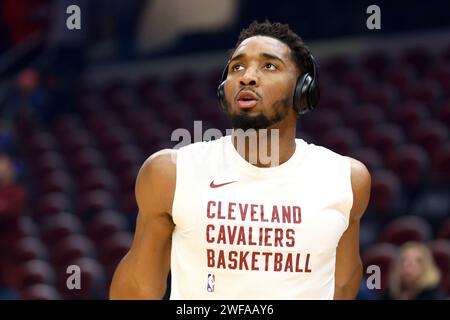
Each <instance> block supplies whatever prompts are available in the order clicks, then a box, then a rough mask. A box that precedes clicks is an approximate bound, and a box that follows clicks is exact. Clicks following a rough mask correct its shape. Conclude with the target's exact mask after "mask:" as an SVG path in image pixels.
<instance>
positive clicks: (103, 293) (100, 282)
mask: <svg viewBox="0 0 450 320" xmlns="http://www.w3.org/2000/svg"><path fill="white" fill-rule="evenodd" d="M71 263H72V264H73V265H76V266H78V267H79V268H80V271H81V277H80V285H81V288H80V289H77V290H70V289H68V288H67V284H66V281H67V277H68V274H67V273H66V270H64V268H62V269H61V270H60V272H59V291H60V292H61V295H62V296H63V299H69V300H88V299H89V300H92V299H107V298H108V297H107V292H108V287H107V286H109V284H110V283H108V284H107V283H106V276H105V272H104V269H103V266H101V265H100V264H99V263H98V262H97V260H95V259H92V258H87V257H83V258H79V259H75V260H73V261H72V262H71Z"/></svg>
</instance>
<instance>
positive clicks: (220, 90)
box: [217, 81, 227, 112]
mask: <svg viewBox="0 0 450 320" xmlns="http://www.w3.org/2000/svg"><path fill="white" fill-rule="evenodd" d="M217 98H218V99H219V106H220V109H221V110H222V111H223V112H226V110H227V102H226V100H225V99H226V98H225V81H222V83H221V84H219V86H218V87H217Z"/></svg>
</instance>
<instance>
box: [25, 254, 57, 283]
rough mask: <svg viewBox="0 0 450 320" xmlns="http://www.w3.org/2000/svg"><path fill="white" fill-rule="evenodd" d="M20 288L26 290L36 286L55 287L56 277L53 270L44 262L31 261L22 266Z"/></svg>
mask: <svg viewBox="0 0 450 320" xmlns="http://www.w3.org/2000/svg"><path fill="white" fill-rule="evenodd" d="M17 273H18V288H19V289H24V288H26V287H30V286H32V285H36V284H48V285H52V286H54V285H55V284H56V277H55V272H54V270H53V268H52V267H51V266H50V265H49V264H48V263H47V262H45V261H43V260H29V261H27V262H26V263H25V264H23V265H20V266H19V268H18V270H17Z"/></svg>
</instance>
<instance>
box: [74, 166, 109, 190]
mask: <svg viewBox="0 0 450 320" xmlns="http://www.w3.org/2000/svg"><path fill="white" fill-rule="evenodd" d="M78 181H79V185H78V192H79V195H82V194H85V193H88V192H90V191H93V190H105V191H110V192H115V191H116V190H117V181H116V178H115V177H114V176H113V175H112V174H111V172H110V171H108V170H105V169H94V170H92V171H88V172H86V173H85V174H83V175H82V176H81V177H80V179H79V180H78Z"/></svg>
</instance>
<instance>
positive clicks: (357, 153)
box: [350, 147, 383, 172]
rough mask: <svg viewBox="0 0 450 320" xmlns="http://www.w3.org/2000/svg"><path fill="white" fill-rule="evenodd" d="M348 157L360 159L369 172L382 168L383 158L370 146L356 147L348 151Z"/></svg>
mask: <svg viewBox="0 0 450 320" xmlns="http://www.w3.org/2000/svg"><path fill="white" fill-rule="evenodd" d="M350 157H352V158H355V159H356V160H359V161H361V162H362V163H363V164H364V165H365V166H366V167H367V170H369V172H374V171H375V170H379V169H383V159H382V158H381V156H380V155H379V154H378V153H377V152H375V151H374V150H372V149H370V148H366V147H362V148H357V149H355V150H353V151H352V152H350Z"/></svg>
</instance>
